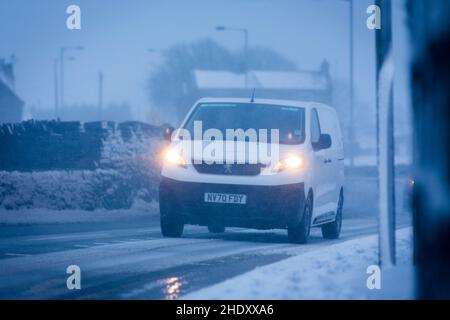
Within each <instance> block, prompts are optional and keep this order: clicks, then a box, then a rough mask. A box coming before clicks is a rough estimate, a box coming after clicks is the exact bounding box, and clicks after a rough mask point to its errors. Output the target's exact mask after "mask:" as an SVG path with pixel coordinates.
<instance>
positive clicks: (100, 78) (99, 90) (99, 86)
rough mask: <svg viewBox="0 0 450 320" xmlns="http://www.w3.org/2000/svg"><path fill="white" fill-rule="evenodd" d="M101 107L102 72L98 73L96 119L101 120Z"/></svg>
mask: <svg viewBox="0 0 450 320" xmlns="http://www.w3.org/2000/svg"><path fill="white" fill-rule="evenodd" d="M102 109H103V73H102V72H101V71H100V72H99V73H98V119H99V120H100V121H102Z"/></svg>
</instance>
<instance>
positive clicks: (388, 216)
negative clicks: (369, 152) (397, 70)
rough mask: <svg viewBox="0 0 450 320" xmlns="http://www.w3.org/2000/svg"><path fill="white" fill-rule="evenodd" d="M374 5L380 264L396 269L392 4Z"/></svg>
mask: <svg viewBox="0 0 450 320" xmlns="http://www.w3.org/2000/svg"><path fill="white" fill-rule="evenodd" d="M376 4H377V5H378V7H379V8H380V9H381V10H380V11H381V29H379V30H376V58H377V63H376V65H377V159H378V160H377V164H378V191H379V201H378V204H379V263H380V265H381V266H382V267H389V266H392V265H395V164H394V157H395V146H394V106H393V88H394V58H393V48H392V22H391V1H390V0H376Z"/></svg>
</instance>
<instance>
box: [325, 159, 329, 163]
mask: <svg viewBox="0 0 450 320" xmlns="http://www.w3.org/2000/svg"><path fill="white" fill-rule="evenodd" d="M330 162H331V159H325V160H323V163H330Z"/></svg>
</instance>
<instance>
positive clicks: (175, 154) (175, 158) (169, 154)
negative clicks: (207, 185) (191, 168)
mask: <svg viewBox="0 0 450 320" xmlns="http://www.w3.org/2000/svg"><path fill="white" fill-rule="evenodd" d="M164 162H165V163H168V164H171V165H176V166H180V167H183V168H186V167H187V166H186V161H184V159H183V157H182V156H181V154H180V152H179V151H178V150H175V149H168V150H167V151H166V153H165V155H164Z"/></svg>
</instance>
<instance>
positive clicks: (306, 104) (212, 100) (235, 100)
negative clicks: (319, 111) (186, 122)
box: [196, 98, 334, 111]
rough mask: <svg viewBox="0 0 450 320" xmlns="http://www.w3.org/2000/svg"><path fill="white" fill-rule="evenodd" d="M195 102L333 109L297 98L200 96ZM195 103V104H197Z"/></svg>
mask: <svg viewBox="0 0 450 320" xmlns="http://www.w3.org/2000/svg"><path fill="white" fill-rule="evenodd" d="M197 103H256V104H268V105H281V106H288V107H297V108H305V109H308V108H313V107H323V108H327V109H331V110H333V111H334V109H333V108H332V107H330V106H328V105H326V104H323V103H319V102H313V101H299V100H278V99H258V98H255V99H254V101H253V102H250V98H202V99H199V100H198V101H197ZM197 103H196V104H197Z"/></svg>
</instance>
